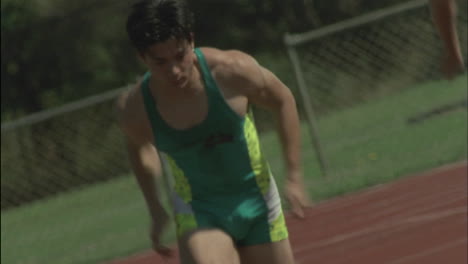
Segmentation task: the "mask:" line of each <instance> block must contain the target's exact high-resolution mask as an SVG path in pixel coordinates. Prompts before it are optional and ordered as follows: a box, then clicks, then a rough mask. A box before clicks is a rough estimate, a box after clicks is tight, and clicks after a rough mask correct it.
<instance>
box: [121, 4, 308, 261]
mask: <svg viewBox="0 0 468 264" xmlns="http://www.w3.org/2000/svg"><path fill="white" fill-rule="evenodd" d="M192 23H193V22H192V15H191V13H190V11H189V10H188V9H187V7H186V5H185V4H184V3H183V2H182V1H176V0H144V1H140V2H138V3H136V4H135V5H134V6H133V9H132V11H131V13H130V15H129V17H128V21H127V31H128V35H129V38H130V40H131V42H132V43H133V45H134V46H135V48H136V49H137V51H138V55H139V57H140V58H141V60H142V61H143V62H144V63H145V65H146V66H147V68H148V72H147V73H146V75H145V76H144V78H143V80H142V81H141V82H140V83H139V84H138V85H136V86H135V87H134V88H132V89H131V90H130V91H128V92H127V93H125V94H123V95H122V96H121V97H120V98H119V100H118V102H117V110H118V119H119V124H120V127H121V129H122V131H123V132H124V134H125V136H126V140H127V146H128V153H129V158H130V161H131V164H132V167H133V170H134V172H135V175H136V178H137V181H138V183H139V186H140V188H141V191H142V193H143V195H144V197H145V200H146V203H147V206H148V210H149V213H150V216H151V223H152V229H151V238H152V240H153V247H154V249H155V250H156V251H157V252H158V253H160V254H161V255H163V256H168V255H171V254H172V253H171V250H170V249H169V248H167V247H165V246H163V245H161V242H160V238H161V233H162V231H163V230H164V228H165V227H166V224H167V222H168V214H167V212H165V210H164V209H163V207H162V205H161V203H160V201H159V200H158V198H157V197H158V195H157V188H156V186H155V181H154V178H155V177H158V176H160V175H161V173H162V169H161V163H160V158H162V159H164V160H165V161H166V163H167V164H168V165H169V166H168V167H169V169H170V171H171V174H172V175H173V177H174V180H175V187H174V190H172V202H173V209H174V213H175V221H176V227H177V235H178V246H179V250H180V257H181V260H182V263H197V264H198V263H217V264H223V263H246V264H249V263H251V264H254V263H270V264H275V263H277V264H290V263H293V262H294V261H293V256H292V251H291V246H290V243H289V240H288V232H287V228H286V225H285V221H284V216H283V211H282V208H281V202H280V197H279V195H278V190H277V187H276V184H275V180H274V178H273V177H272V175H271V172H270V169H269V167H268V163H267V162H266V160H265V157H264V156H263V154H262V150H261V147H260V145H259V139H258V135H257V132H256V129H255V124H254V120H253V118H252V115H251V113H250V106H251V105H256V106H258V107H261V108H264V109H266V110H269V111H270V112H271V113H272V114H273V116H274V118H275V119H276V121H277V124H278V131H279V134H280V139H281V143H282V146H283V152H284V159H285V163H286V168H287V171H286V181H285V187H284V188H285V195H286V198H287V199H288V201H289V203H290V205H291V209H292V211H293V213H294V214H295V215H296V216H299V217H304V210H303V209H304V207H306V206H307V205H308V199H307V195H306V193H305V191H304V186H303V177H302V170H301V160H300V132H299V119H298V114H297V109H296V104H295V100H294V97H293V95H292V94H291V92H290V90H289V89H288V88H287V87H286V86H285V85H284V84H283V83H282V82H281V81H280V80H279V79H278V78H277V77H276V76H275V75H274V74H273V73H271V72H270V71H269V70H267V69H265V68H264V67H262V66H260V65H259V64H258V63H257V62H256V61H255V59H253V58H252V57H251V56H249V55H247V54H245V53H243V52H240V51H236V50H228V51H222V50H219V49H215V48H207V47H205V48H194V41H193V40H194V37H193V33H192Z"/></svg>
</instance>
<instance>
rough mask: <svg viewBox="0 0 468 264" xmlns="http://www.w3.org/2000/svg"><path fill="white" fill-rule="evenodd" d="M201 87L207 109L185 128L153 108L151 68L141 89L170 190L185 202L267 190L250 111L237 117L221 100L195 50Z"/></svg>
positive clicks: (267, 173)
mask: <svg viewBox="0 0 468 264" xmlns="http://www.w3.org/2000/svg"><path fill="white" fill-rule="evenodd" d="M195 54H196V56H197V58H198V62H199V64H200V68H201V71H202V77H203V81H204V84H205V91H206V94H207V98H208V114H207V116H206V118H205V120H204V121H203V122H202V123H200V124H198V125H196V126H194V127H192V128H189V129H186V130H177V129H174V128H172V127H170V126H169V125H168V124H167V123H166V122H165V121H164V120H163V119H162V118H161V116H160V114H159V112H158V111H157V108H156V104H155V100H154V98H153V97H152V95H151V93H150V89H149V79H150V77H151V76H150V73H147V74H146V75H145V76H144V79H143V82H142V85H141V88H142V94H143V99H144V104H145V109H146V112H147V114H148V117H149V120H150V122H151V127H152V130H153V136H154V143H155V146H156V148H157V149H158V151H159V152H160V153H161V152H162V154H163V157H164V160H166V161H167V162H168V163H169V166H168V167H169V168H170V171H171V174H172V175H173V177H174V180H175V186H174V187H175V192H176V193H177V194H178V195H179V196H180V197H181V198H182V199H183V200H184V201H185V202H190V201H192V200H205V199H210V198H211V199H212V198H213V197H220V196H226V195H228V196H229V195H236V194H239V193H249V192H251V193H252V192H253V193H259V192H261V193H263V194H265V193H266V192H267V190H268V186H269V182H270V170H269V167H268V164H267V163H266V161H265V159H264V157H263V155H262V152H261V149H260V144H259V140H258V135H257V131H256V129H255V125H254V122H253V118H252V114H251V111H249V114H248V115H246V116H245V117H241V116H239V115H238V114H237V113H235V112H234V111H233V110H232V108H231V107H230V106H229V105H228V104H227V103H226V101H225V99H224V97H223V96H222V94H221V92H220V90H219V88H218V86H217V84H216V81H215V80H214V78H213V77H212V75H211V71H210V69H209V67H208V64H207V63H206V60H205V58H204V55H203V53H202V52H201V51H200V50H199V49H195Z"/></svg>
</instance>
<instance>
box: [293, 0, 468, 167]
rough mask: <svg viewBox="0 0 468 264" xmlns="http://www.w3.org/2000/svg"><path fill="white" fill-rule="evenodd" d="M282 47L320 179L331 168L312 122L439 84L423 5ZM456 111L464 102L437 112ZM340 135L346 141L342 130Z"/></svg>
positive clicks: (298, 37)
mask: <svg viewBox="0 0 468 264" xmlns="http://www.w3.org/2000/svg"><path fill="white" fill-rule="evenodd" d="M457 3H458V18H457V19H458V24H457V26H458V32H459V37H460V45H461V47H462V52H463V58H464V60H465V61H467V50H466V47H467V12H466V10H467V1H466V0H462V1H458V2H457ZM285 43H286V46H287V48H288V52H289V56H290V59H291V61H292V63H293V65H294V71H295V74H296V79H297V83H298V86H299V90H300V97H301V99H300V100H301V104H302V105H303V106H304V108H305V109H306V116H307V117H308V123H309V127H310V134H311V137H312V139H313V143H314V148H315V150H316V152H317V156H318V159H319V162H320V163H321V167H322V170H323V172H324V173H326V171H327V170H328V167H329V166H332V164H328V163H329V162H328V158H327V148H328V146H326V145H325V144H326V143H323V142H322V140H320V139H319V138H320V137H321V135H319V134H321V132H320V130H321V128H320V127H318V125H317V124H316V122H317V121H316V119H318V118H321V117H324V116H326V115H328V114H329V113H333V112H336V111H341V110H346V109H350V108H353V107H354V106H356V105H359V104H361V103H364V102H369V101H371V100H378V99H379V98H382V97H384V96H389V95H392V94H397V93H400V92H404V91H405V90H408V89H411V88H413V87H416V86H417V85H418V84H422V83H429V82H431V81H437V80H440V79H441V78H442V76H441V75H442V74H441V66H440V65H441V61H442V59H443V55H444V54H443V51H444V48H443V46H442V42H441V39H440V37H439V35H438V34H437V32H436V29H435V27H434V24H433V22H432V20H431V14H430V8H429V6H428V1H425V0H416V1H408V2H406V3H403V4H400V5H397V6H393V7H390V8H387V9H384V10H380V11H376V12H373V13H370V14H367V15H364V16H361V17H357V18H354V19H351V20H347V21H342V22H339V23H337V24H334V25H331V26H327V27H324V28H320V29H318V30H314V31H310V32H305V33H301V34H286V35H285ZM440 93H443V91H440ZM457 106H462V107H463V106H466V98H459V100H457V101H454V102H451V103H449V105H446V106H441V107H439V108H438V109H439V110H440V109H452V108H454V107H457ZM433 110H434V109H433ZM434 111H435V112H437V111H438V110H437V109H435V110H434ZM422 116H424V114H422ZM410 119H411V118H410ZM412 120H417V117H414V118H413V119H412ZM342 129H344V130H343V131H342V134H343V136H346V133H347V131H346V128H342ZM389 129H391V128H389ZM362 133H363V134H365V133H366V132H365V131H362Z"/></svg>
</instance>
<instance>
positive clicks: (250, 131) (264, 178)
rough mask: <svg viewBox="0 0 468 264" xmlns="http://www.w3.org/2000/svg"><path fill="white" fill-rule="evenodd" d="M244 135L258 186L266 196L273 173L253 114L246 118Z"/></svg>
mask: <svg viewBox="0 0 468 264" xmlns="http://www.w3.org/2000/svg"><path fill="white" fill-rule="evenodd" d="M244 135H245V139H246V141H247V148H248V150H249V156H250V165H251V166H252V170H253V172H254V174H255V179H256V181H257V185H258V187H259V188H260V190H261V192H262V194H263V195H265V194H266V193H267V192H268V189H269V187H270V175H271V173H270V168H269V166H268V163H267V162H266V160H265V159H264V157H263V155H262V152H261V149H260V142H259V139H258V135H257V131H256V129H255V124H254V122H253V115H252V113H251V112H250V113H249V114H248V115H247V116H246V118H245V123H244Z"/></svg>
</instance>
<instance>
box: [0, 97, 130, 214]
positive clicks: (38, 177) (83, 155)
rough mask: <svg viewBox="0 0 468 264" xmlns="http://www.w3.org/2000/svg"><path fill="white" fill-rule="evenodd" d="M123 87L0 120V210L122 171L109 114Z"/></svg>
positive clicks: (121, 154) (121, 157) (120, 149)
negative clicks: (70, 102) (0, 151)
mask: <svg viewBox="0 0 468 264" xmlns="http://www.w3.org/2000/svg"><path fill="white" fill-rule="evenodd" d="M123 89H125V88H123ZM123 89H117V90H114V91H111V92H108V93H105V94H101V95H98V96H94V97H90V98H88V99H85V100H82V101H78V102H75V103H72V104H69V105H66V106H64V107H61V108H58V109H54V110H50V111H45V112H41V113H37V114H34V115H31V116H28V117H26V118H23V119H20V120H17V121H15V122H10V123H4V124H2V142H1V143H2V147H1V148H2V149H1V150H2V155H1V168H2V177H1V207H2V210H3V209H6V208H11V207H14V206H19V205H21V204H24V203H27V202H31V201H35V200H37V199H41V198H45V197H49V196H51V195H54V194H57V193H60V192H65V191H68V190H70V189H75V188H79V187H83V186H85V185H89V184H93V183H96V182H101V181H105V180H107V179H110V178H114V177H117V176H121V175H123V174H125V173H128V172H129V165H128V164H127V163H126V162H125V161H126V160H127V157H126V155H125V153H124V149H125V148H124V145H123V141H122V135H121V133H120V130H119V128H118V127H117V125H116V122H115V117H114V116H113V113H114V111H113V106H114V104H113V103H114V99H115V98H116V96H117V95H118V94H119V93H120V92H121V91H122V90H123Z"/></svg>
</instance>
